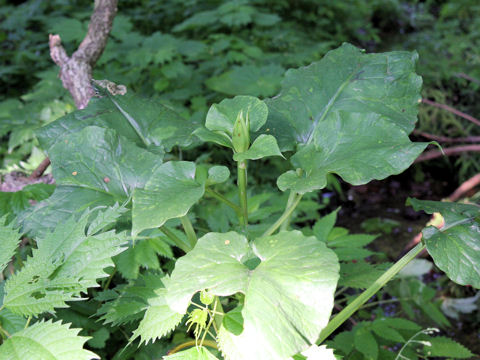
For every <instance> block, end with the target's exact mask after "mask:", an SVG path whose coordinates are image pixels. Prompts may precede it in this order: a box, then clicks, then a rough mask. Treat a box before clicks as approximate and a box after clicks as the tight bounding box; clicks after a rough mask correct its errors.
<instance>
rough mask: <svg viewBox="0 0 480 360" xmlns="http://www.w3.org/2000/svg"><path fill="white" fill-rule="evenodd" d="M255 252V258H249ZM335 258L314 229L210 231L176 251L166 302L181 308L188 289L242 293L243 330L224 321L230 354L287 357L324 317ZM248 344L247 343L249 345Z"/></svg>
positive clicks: (223, 338) (310, 338) (304, 344)
mask: <svg viewBox="0 0 480 360" xmlns="http://www.w3.org/2000/svg"><path fill="white" fill-rule="evenodd" d="M252 259H256V260H257V264H258V265H257V266H249V263H250V262H251V260H252ZM338 271H339V265H338V260H337V258H336V256H335V254H334V253H333V252H332V251H331V250H329V249H327V247H326V246H325V244H324V243H322V242H319V241H318V240H317V239H316V238H315V237H306V236H304V235H303V234H302V233H300V232H299V231H290V232H281V233H279V234H278V235H274V236H269V237H264V238H259V239H256V240H255V241H254V242H253V243H252V244H251V245H250V244H249V243H248V241H247V239H246V238H245V237H244V236H242V235H240V234H238V233H235V232H229V233H225V234H219V233H209V234H207V235H205V236H203V237H202V238H201V239H199V241H198V243H197V245H196V246H195V248H194V249H193V250H192V251H190V252H189V253H188V254H187V255H185V256H184V257H182V258H180V259H179V260H178V261H177V263H176V265H175V269H174V271H173V272H172V276H171V281H170V282H169V283H168V285H167V294H166V303H167V304H168V305H169V306H170V308H171V309H172V311H174V312H177V313H180V314H184V313H185V312H186V310H187V307H188V305H189V302H190V299H191V298H192V296H193V294H195V293H196V292H198V291H201V290H203V289H208V290H209V292H210V293H212V294H215V295H219V296H228V295H232V294H235V293H237V292H242V293H243V294H245V304H244V307H243V309H242V317H243V331H242V332H241V333H240V334H238V333H239V331H236V333H237V335H235V334H234V333H232V332H230V331H228V330H227V329H226V328H224V327H222V328H221V330H220V334H219V344H220V347H221V348H222V351H223V353H224V354H225V356H226V358H227V359H253V358H261V359H275V360H278V359H288V358H289V357H290V356H293V355H294V354H296V353H297V352H300V351H303V350H305V349H307V348H308V347H309V346H310V344H312V343H314V342H315V340H316V339H317V337H318V335H319V333H320V331H321V330H322V329H323V328H324V327H325V325H326V324H327V322H328V319H329V316H330V312H331V309H332V306H333V294H334V290H335V287H336V284H337V280H338ZM247 345H248V346H247Z"/></svg>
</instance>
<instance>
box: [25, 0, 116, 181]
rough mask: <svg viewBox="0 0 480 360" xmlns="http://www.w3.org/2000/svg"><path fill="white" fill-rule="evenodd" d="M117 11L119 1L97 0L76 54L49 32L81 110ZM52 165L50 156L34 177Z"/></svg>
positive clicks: (64, 80) (62, 72)
mask: <svg viewBox="0 0 480 360" xmlns="http://www.w3.org/2000/svg"><path fill="white" fill-rule="evenodd" d="M116 13H117V0H96V1H95V8H94V10H93V14H92V16H91V17H90V23H89V24H88V30H87V35H85V38H84V39H83V41H82V42H81V44H80V46H79V47H78V49H77V51H75V52H74V53H73V54H72V57H68V55H67V52H66V51H65V49H64V48H63V46H62V40H61V38H60V35H56V34H55V35H52V34H50V35H49V40H48V43H49V47H50V57H51V58H52V60H53V61H54V62H55V64H57V65H58V66H59V67H60V73H59V77H60V79H61V80H62V84H63V87H64V88H65V89H67V90H68V91H69V92H70V94H71V95H72V97H73V100H74V101H75V105H76V107H77V108H78V109H84V108H85V107H87V105H88V102H89V101H90V98H91V97H92V96H93V95H94V90H93V88H92V86H91V81H92V71H93V66H94V65H95V63H96V62H97V61H98V59H99V58H100V56H101V55H102V53H103V50H104V49H105V46H106V45H107V40H108V35H109V34H110V31H111V30H112V24H113V19H114V18H115V15H116ZM48 165H50V159H49V158H48V157H47V158H45V160H43V161H42V162H41V164H40V165H39V166H38V167H37V168H36V169H35V170H34V171H33V173H32V174H31V175H30V179H37V178H39V177H40V176H42V174H43V173H44V171H45V170H46V169H47V167H48Z"/></svg>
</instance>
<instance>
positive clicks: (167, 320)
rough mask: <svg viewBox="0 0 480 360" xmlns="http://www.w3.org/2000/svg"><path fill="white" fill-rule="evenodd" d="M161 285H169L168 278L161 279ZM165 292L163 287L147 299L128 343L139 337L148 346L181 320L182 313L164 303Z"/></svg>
mask: <svg viewBox="0 0 480 360" xmlns="http://www.w3.org/2000/svg"><path fill="white" fill-rule="evenodd" d="M161 281H162V283H163V284H165V285H167V286H168V284H169V283H170V282H169V278H167V277H164V278H162V279H161ZM166 292H167V290H166V289H165V288H164V287H159V288H157V289H155V296H154V297H152V298H149V299H148V306H147V311H146V312H145V315H144V317H143V319H142V321H140V324H139V325H138V328H137V329H136V330H135V331H134V333H133V335H132V337H131V339H130V342H132V341H134V340H135V339H136V338H137V337H140V342H141V343H145V344H148V342H149V341H150V340H152V342H154V341H155V340H156V339H159V338H161V337H163V336H165V335H166V334H168V333H169V332H170V331H172V330H173V329H174V328H175V327H176V326H177V325H178V324H179V323H180V321H181V320H182V318H183V315H184V313H179V312H177V311H176V310H175V309H173V308H172V307H171V306H169V304H168V303H167V302H166V299H165V297H166Z"/></svg>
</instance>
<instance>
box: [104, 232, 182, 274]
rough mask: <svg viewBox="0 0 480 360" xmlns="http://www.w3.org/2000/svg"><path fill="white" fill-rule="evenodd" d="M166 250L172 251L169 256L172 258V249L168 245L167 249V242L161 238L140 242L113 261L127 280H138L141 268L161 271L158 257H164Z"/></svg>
mask: <svg viewBox="0 0 480 360" xmlns="http://www.w3.org/2000/svg"><path fill="white" fill-rule="evenodd" d="M166 249H168V250H170V252H169V253H168V255H170V256H172V255H173V254H172V253H171V249H170V248H169V246H168V245H167V248H165V242H164V240H162V239H161V238H152V239H145V240H140V241H136V242H135V245H134V246H131V247H130V248H129V249H127V250H126V251H124V252H122V253H121V254H119V255H117V256H116V257H115V258H114V259H113V260H114V262H115V264H116V266H117V269H118V271H119V272H120V274H122V276H123V277H124V278H125V279H136V278H137V277H138V275H139V273H140V268H144V269H150V270H159V269H160V262H159V260H158V255H164V252H165V250H166ZM158 250H159V251H158ZM168 250H166V251H168Z"/></svg>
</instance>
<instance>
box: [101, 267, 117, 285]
mask: <svg viewBox="0 0 480 360" xmlns="http://www.w3.org/2000/svg"><path fill="white" fill-rule="evenodd" d="M116 273H117V268H114V269H113V271H112V273H111V274H110V276H109V277H108V279H107V281H106V282H105V284H104V285H103V290H107V289H108V288H109V286H110V283H111V282H112V279H113V276H114V275H115V274H116Z"/></svg>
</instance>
